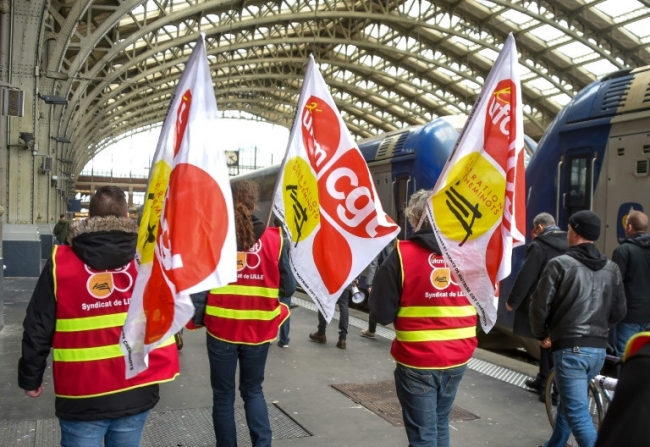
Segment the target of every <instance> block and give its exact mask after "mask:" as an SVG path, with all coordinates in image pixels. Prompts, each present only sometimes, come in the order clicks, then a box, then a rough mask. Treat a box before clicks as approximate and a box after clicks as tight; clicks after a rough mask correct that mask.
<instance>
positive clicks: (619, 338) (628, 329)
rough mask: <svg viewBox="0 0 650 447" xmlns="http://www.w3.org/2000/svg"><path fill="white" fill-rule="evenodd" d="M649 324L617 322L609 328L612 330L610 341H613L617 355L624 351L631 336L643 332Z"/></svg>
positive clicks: (620, 355) (621, 354)
mask: <svg viewBox="0 0 650 447" xmlns="http://www.w3.org/2000/svg"><path fill="white" fill-rule="evenodd" d="M648 325H650V323H623V322H621V323H618V324H617V325H616V326H614V327H613V328H611V329H610V332H612V339H613V340H612V341H613V342H614V350H615V351H616V355H617V356H619V357H622V356H623V353H624V352H625V345H626V344H627V342H628V341H629V340H630V338H632V336H633V335H634V334H638V333H639V332H643V331H645V330H646V328H647V327H648Z"/></svg>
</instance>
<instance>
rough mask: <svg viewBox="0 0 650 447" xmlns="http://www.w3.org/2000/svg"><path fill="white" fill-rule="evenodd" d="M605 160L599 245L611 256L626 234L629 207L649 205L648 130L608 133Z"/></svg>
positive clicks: (649, 157) (649, 148)
mask: <svg viewBox="0 0 650 447" xmlns="http://www.w3.org/2000/svg"><path fill="white" fill-rule="evenodd" d="M637 128H643V127H637ZM612 130H613V131H614V129H612ZM606 161H607V182H606V183H605V182H604V181H601V182H599V185H604V186H606V191H605V195H606V204H605V205H604V207H603V208H604V213H603V214H604V216H603V215H601V218H603V221H604V222H603V224H604V225H603V236H604V240H603V241H602V245H603V247H601V249H602V250H604V252H605V254H606V255H608V256H611V254H612V252H613V251H614V249H615V248H616V247H618V245H619V244H620V242H622V241H623V239H625V237H626V236H625V218H626V217H627V214H628V213H629V211H630V209H635V210H639V211H643V212H645V213H647V212H648V210H649V209H650V197H649V196H648V193H649V192H650V188H649V187H650V178H649V177H648V174H649V172H648V171H649V167H650V166H649V164H650V133H648V132H643V133H633V134H628V135H617V136H610V138H609V141H608V143H607V160H606ZM601 177H602V176H601ZM603 180H604V179H603ZM599 195H600V194H599Z"/></svg>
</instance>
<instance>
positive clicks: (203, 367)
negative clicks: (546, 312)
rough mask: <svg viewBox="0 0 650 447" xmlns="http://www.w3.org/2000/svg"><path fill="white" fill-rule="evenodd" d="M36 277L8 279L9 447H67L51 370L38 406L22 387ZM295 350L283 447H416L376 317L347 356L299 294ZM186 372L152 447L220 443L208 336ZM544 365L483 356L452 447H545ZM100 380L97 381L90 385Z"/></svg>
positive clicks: (160, 416)
mask: <svg viewBox="0 0 650 447" xmlns="http://www.w3.org/2000/svg"><path fill="white" fill-rule="evenodd" d="M35 283H36V279H35V278H5V280H4V302H5V307H4V311H5V315H4V318H5V327H4V329H3V330H2V331H0V377H1V378H2V379H1V380H0V446H2V447H5V446H6V447H15V446H29V447H32V446H38V447H52V446H58V445H59V439H60V438H59V428H58V421H57V419H56V418H55V416H54V394H53V387H52V374H51V369H50V368H49V367H48V371H47V372H46V375H45V380H44V385H45V391H44V392H43V394H42V395H41V397H39V398H38V399H31V398H29V397H27V396H25V394H24V392H23V391H22V390H21V389H19V388H18V385H17V364H18V358H19V357H20V342H21V337H22V320H23V317H24V314H25V309H26V307H27V304H28V302H29V299H30V297H31V293H32V290H33V288H34V285H35ZM294 305H295V307H293V308H292V314H291V331H290V337H291V342H290V346H289V348H280V347H279V346H278V345H277V344H276V343H273V344H272V345H271V348H270V352H269V358H268V363H267V367H266V379H265V382H264V393H265V396H266V400H267V403H268V406H269V417H270V419H271V426H272V429H273V437H274V441H273V445H274V446H277V447H283V446H285V447H289V446H301V447H302V446H305V447H344V446H354V447H364V446H369V447H395V446H406V445H408V442H407V439H406V434H405V431H404V428H403V426H402V425H401V412H400V407H399V403H398V401H397V397H396V396H395V390H394V384H393V370H394V367H395V363H394V361H393V360H392V358H391V356H390V354H389V349H390V344H391V340H392V337H393V336H394V335H393V331H392V329H391V328H382V327H380V328H379V331H378V336H377V338H376V339H374V340H369V339H366V338H363V337H361V336H360V330H361V329H365V328H366V325H367V323H366V320H367V315H365V314H364V313H362V312H357V311H355V310H352V312H351V317H350V328H349V334H348V337H347V349H345V350H341V349H338V348H337V347H336V341H337V337H338V335H337V334H338V329H337V326H338V321H332V323H330V325H329V327H328V332H327V336H328V343H327V344H323V345H321V344H316V343H312V342H310V341H309V339H308V334H309V333H310V332H313V331H315V330H316V324H317V316H316V307H315V305H314V304H313V303H312V302H311V301H310V300H309V299H308V298H307V297H305V296H304V295H302V296H301V295H300V294H296V296H294ZM184 339H185V345H184V347H183V349H182V351H181V352H180V358H181V375H180V376H179V377H178V378H177V379H176V380H175V381H173V382H171V383H168V384H164V385H161V393H160V394H161V400H160V402H159V403H158V405H157V406H156V407H155V408H154V410H153V411H152V413H151V416H150V417H149V419H148V421H147V425H146V428H145V431H144V435H143V440H142V446H143V447H203V446H214V445H215V440H214V434H213V431H212V418H211V407H212V397H211V388H210V383H209V366H208V359H207V354H206V348H205V332H204V330H200V331H193V332H188V331H185V336H184ZM535 372H536V367H535V366H533V365H529V364H527V363H524V362H521V361H517V360H513V359H510V358H507V357H503V356H500V355H497V354H493V353H491V352H488V351H484V350H481V349H478V350H477V351H476V353H475V356H474V358H473V359H472V360H471V361H470V364H469V369H468V371H467V373H466V374H465V376H464V378H463V380H462V382H461V385H460V388H459V390H458V395H457V397H456V401H455V403H454V409H453V411H452V420H451V423H450V425H451V444H452V446H456V447H474V446H496V447H526V446H536V445H539V444H542V443H543V441H545V440H546V439H548V437H549V436H550V433H551V427H550V425H549V423H548V419H547V417H546V412H545V407H544V404H542V403H540V402H539V401H538V400H537V395H535V394H533V393H530V392H528V391H526V390H525V389H524V387H523V382H524V380H525V379H527V378H529V377H531V376H533V375H534V374H535ZM88 380H92V378H90V377H89V378H88ZM235 406H236V420H237V425H238V439H239V441H240V442H239V444H240V445H243V446H246V445H250V439H249V436H248V432H247V429H246V422H245V418H244V411H243V402H242V401H241V399H240V398H239V396H238V397H237V401H236V403H235Z"/></svg>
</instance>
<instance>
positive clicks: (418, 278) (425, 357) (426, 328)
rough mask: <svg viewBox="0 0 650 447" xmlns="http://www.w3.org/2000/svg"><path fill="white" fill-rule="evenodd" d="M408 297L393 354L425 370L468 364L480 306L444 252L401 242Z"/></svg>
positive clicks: (402, 306) (404, 297)
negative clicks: (453, 272)
mask: <svg viewBox="0 0 650 447" xmlns="http://www.w3.org/2000/svg"><path fill="white" fill-rule="evenodd" d="M396 248H397V253H398V255H399V257H400V263H401V266H402V296H401V297H400V307H399V310H398V311H397V318H396V319H395V322H394V326H395V340H394V341H393V345H392V347H391V350H390V352H391V354H392V355H393V357H394V358H395V361H396V362H397V363H401V364H402V365H405V366H408V367H411V368H421V369H447V368H453V367H455V366H460V365H464V364H465V363H467V362H468V361H469V359H470V358H471V357H472V354H473V353H474V349H476V345H477V340H476V323H477V318H476V311H475V310H474V307H473V306H472V305H471V304H470V303H469V301H468V300H467V298H466V297H465V295H464V294H463V292H462V289H461V288H460V287H459V286H458V285H456V284H454V283H453V282H452V279H451V273H450V270H449V268H448V267H447V266H446V265H445V262H444V259H443V258H442V256H440V255H437V254H435V253H432V252H430V251H428V250H427V249H425V248H423V247H421V246H419V245H417V244H415V243H413V242H410V241H398V243H397V244H396Z"/></svg>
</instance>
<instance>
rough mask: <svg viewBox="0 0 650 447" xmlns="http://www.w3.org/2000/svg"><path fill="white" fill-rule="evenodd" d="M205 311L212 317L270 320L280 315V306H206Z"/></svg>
mask: <svg viewBox="0 0 650 447" xmlns="http://www.w3.org/2000/svg"><path fill="white" fill-rule="evenodd" d="M205 313H206V314H208V315H210V316H212V317H221V318H229V319H231V320H264V321H268V320H272V319H274V318H275V317H277V316H278V315H280V307H279V306H278V308H277V309H275V310H272V311H268V310H238V309H224V308H223V307H216V306H206V307H205Z"/></svg>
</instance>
